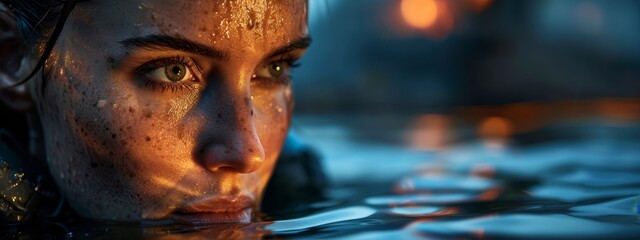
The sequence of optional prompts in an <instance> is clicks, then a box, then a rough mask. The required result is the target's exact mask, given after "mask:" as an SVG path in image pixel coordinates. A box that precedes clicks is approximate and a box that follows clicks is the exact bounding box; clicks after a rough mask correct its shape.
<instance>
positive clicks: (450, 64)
mask: <svg viewBox="0 0 640 240" xmlns="http://www.w3.org/2000/svg"><path fill="white" fill-rule="evenodd" d="M309 21H310V31H311V35H312V37H313V44H312V47H311V48H310V49H309V50H308V52H307V55H305V57H304V58H303V59H302V60H301V64H302V66H301V67H300V68H297V69H295V70H294V72H293V79H294V87H295V93H296V117H295V123H296V125H295V126H294V129H295V128H297V129H298V132H299V133H300V135H303V137H302V138H303V139H305V140H307V141H308V142H309V143H310V144H311V145H313V146H315V147H316V148H318V150H319V152H320V153H321V155H323V156H324V158H323V159H324V162H323V164H324V166H325V167H326V168H327V170H328V171H327V172H328V173H329V174H330V175H331V178H332V179H333V180H338V181H349V180H353V181H358V179H360V180H362V179H363V178H365V177H368V178H370V176H371V174H372V173H380V174H378V175H376V174H373V175H376V176H393V174H385V173H388V172H390V171H392V170H390V169H394V168H395V167H398V169H399V170H398V171H399V172H400V169H412V168H415V166H416V164H420V163H424V162H425V159H428V158H442V157H435V156H434V155H433V154H439V153H443V152H449V153H459V152H461V150H460V148H461V147H462V146H467V145H469V144H479V145H481V146H483V148H482V149H483V150H482V151H484V150H486V149H507V150H513V149H518V148H527V147H531V146H539V145H541V144H548V143H555V142H558V141H564V140H568V141H569V142H572V141H573V142H575V141H578V140H585V139H586V140H594V139H602V137H604V136H607V137H611V138H614V139H618V140H619V139H637V138H638V136H640V135H638V134H639V133H640V132H639V131H638V128H637V126H638V123H639V122H640V121H639V120H640V44H638V43H639V40H640V2H638V1H632V0H619V1H604V0H600V1H597V0H519V1H504V0H349V1H344V0H312V1H310V18H309ZM563 143H567V142H566V141H565V142H563ZM567 148H569V146H568V145H557V146H556V149H567ZM452 149H453V150H452ZM574 150H577V149H574ZM491 151H493V150H491ZM429 154H431V155H429ZM549 154H551V153H549ZM441 155H442V154H440V155H438V156H441ZM472 155H476V156H479V155H477V152H474V153H473V154H472ZM638 156H640V154H639V153H638V152H637V151H636V152H635V155H634V156H633V158H636V159H637V160H638V161H640V158H639V157H638ZM478 158H479V157H478ZM384 159H390V160H393V164H367V163H371V162H372V161H373V162H384ZM478 160H484V159H478ZM400 166H404V167H400Z"/></svg>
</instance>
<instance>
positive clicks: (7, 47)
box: [0, 3, 33, 111]
mask: <svg viewBox="0 0 640 240" xmlns="http://www.w3.org/2000/svg"><path fill="white" fill-rule="evenodd" d="M24 50H25V45H24V40H23V39H22V36H21V34H20V32H19V30H18V25H17V22H16V18H15V17H14V16H13V14H11V12H10V10H9V9H8V8H7V7H6V6H5V5H4V4H1V3H0V101H1V102H2V103H3V104H4V105H6V106H8V107H10V108H13V109H14V110H16V111H28V110H31V108H32V107H33V101H32V99H31V97H30V96H29V91H28V90H27V86H26V84H21V85H18V86H14V85H15V84H16V83H17V82H19V81H20V80H22V78H24V77H26V76H27V74H28V72H29V71H30V69H29V67H30V66H31V65H32V64H30V63H31V62H33V61H31V58H32V56H31V54H27V53H26V52H25V51H24ZM27 69H29V70H27Z"/></svg>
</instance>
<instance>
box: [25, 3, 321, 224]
mask: <svg viewBox="0 0 640 240" xmlns="http://www.w3.org/2000/svg"><path fill="white" fill-rule="evenodd" d="M276 2H277V3H273V2H271V4H269V1H266V0H264V1H263V0H241V1H226V0H221V1H197V2H196V1H193V2H192V1H184V2H179V3H176V2H175V1H168V0H157V1H145V2H141V1H130V0H121V1H108V2H105V1H88V2H82V3H79V4H78V5H77V7H76V9H74V11H73V12H72V14H71V15H70V17H69V19H68V21H67V23H66V25H65V30H64V31H63V32H62V34H61V36H60V38H59V40H58V42H57V44H56V47H55V48H54V51H53V53H52V55H51V57H50V58H49V61H48V62H47V66H46V67H45V69H46V72H47V74H45V75H46V76H47V79H44V80H43V79H39V80H40V81H44V82H46V87H45V88H44V94H42V95H40V94H34V95H36V96H38V99H36V102H37V103H36V104H37V107H38V111H39V113H40V115H41V119H42V126H43V129H44V138H45V146H46V151H47V153H46V154H47V162H48V164H49V167H50V170H51V173H52V175H53V177H54V179H55V181H56V183H57V185H58V186H59V188H60V190H61V191H62V193H63V194H64V195H65V196H66V199H68V201H69V203H70V205H71V206H72V207H73V208H74V209H75V210H76V211H77V212H78V213H80V214H81V215H83V216H86V217H89V218H94V219H101V220H114V221H140V220H149V219H151V220H156V219H172V220H175V221H179V222H189V223H198V222H205V223H216V222H246V221H249V220H250V217H251V213H252V212H253V210H255V209H256V207H257V206H258V203H259V201H260V199H261V196H262V190H263V188H264V187H265V185H266V183H267V181H268V179H269V177H270V175H271V172H272V170H273V168H274V165H275V161H276V158H277V157H278V154H279V151H280V149H281V147H282V144H283V143H284V139H285V137H286V134H287V129H288V126H289V122H290V118H291V111H292V108H293V99H292V96H291V83H290V79H289V73H290V71H291V66H292V65H293V62H295V61H296V60H297V59H298V58H300V57H301V56H302V55H303V53H304V50H305V48H306V47H307V45H308V44H309V38H308V37H309V36H308V35H307V34H308V33H307V25H306V18H307V9H306V8H307V2H306V1H303V0H300V1H276Z"/></svg>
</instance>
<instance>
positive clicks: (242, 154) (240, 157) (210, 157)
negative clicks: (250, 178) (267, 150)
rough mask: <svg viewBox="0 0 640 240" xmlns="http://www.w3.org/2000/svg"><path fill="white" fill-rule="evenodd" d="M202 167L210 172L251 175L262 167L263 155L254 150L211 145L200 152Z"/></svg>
mask: <svg viewBox="0 0 640 240" xmlns="http://www.w3.org/2000/svg"><path fill="white" fill-rule="evenodd" d="M201 153H202V154H201V157H200V159H201V162H202V165H203V166H204V167H205V168H206V169H208V170H210V171H232V172H238V173H251V172H254V171H256V170H258V169H260V167H261V166H262V163H263V162H264V154H262V150H260V151H256V150H254V148H251V147H249V148H244V147H235V148H234V147H227V146H225V145H223V144H213V145H210V146H208V147H206V148H205V149H203V150H201Z"/></svg>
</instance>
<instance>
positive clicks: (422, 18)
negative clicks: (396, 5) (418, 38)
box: [400, 0, 438, 29]
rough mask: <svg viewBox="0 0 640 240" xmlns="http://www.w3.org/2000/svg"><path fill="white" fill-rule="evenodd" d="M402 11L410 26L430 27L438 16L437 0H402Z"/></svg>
mask: <svg viewBox="0 0 640 240" xmlns="http://www.w3.org/2000/svg"><path fill="white" fill-rule="evenodd" d="M400 11H401V13H402V18H403V19H404V20H405V22H406V23H407V24H408V25H409V26H411V27H414V28H419V29H426V28H429V27H430V26H432V25H433V24H434V23H435V22H436V19H437V18H438V7H437V4H436V1H435V0H402V2H401V3H400Z"/></svg>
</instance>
